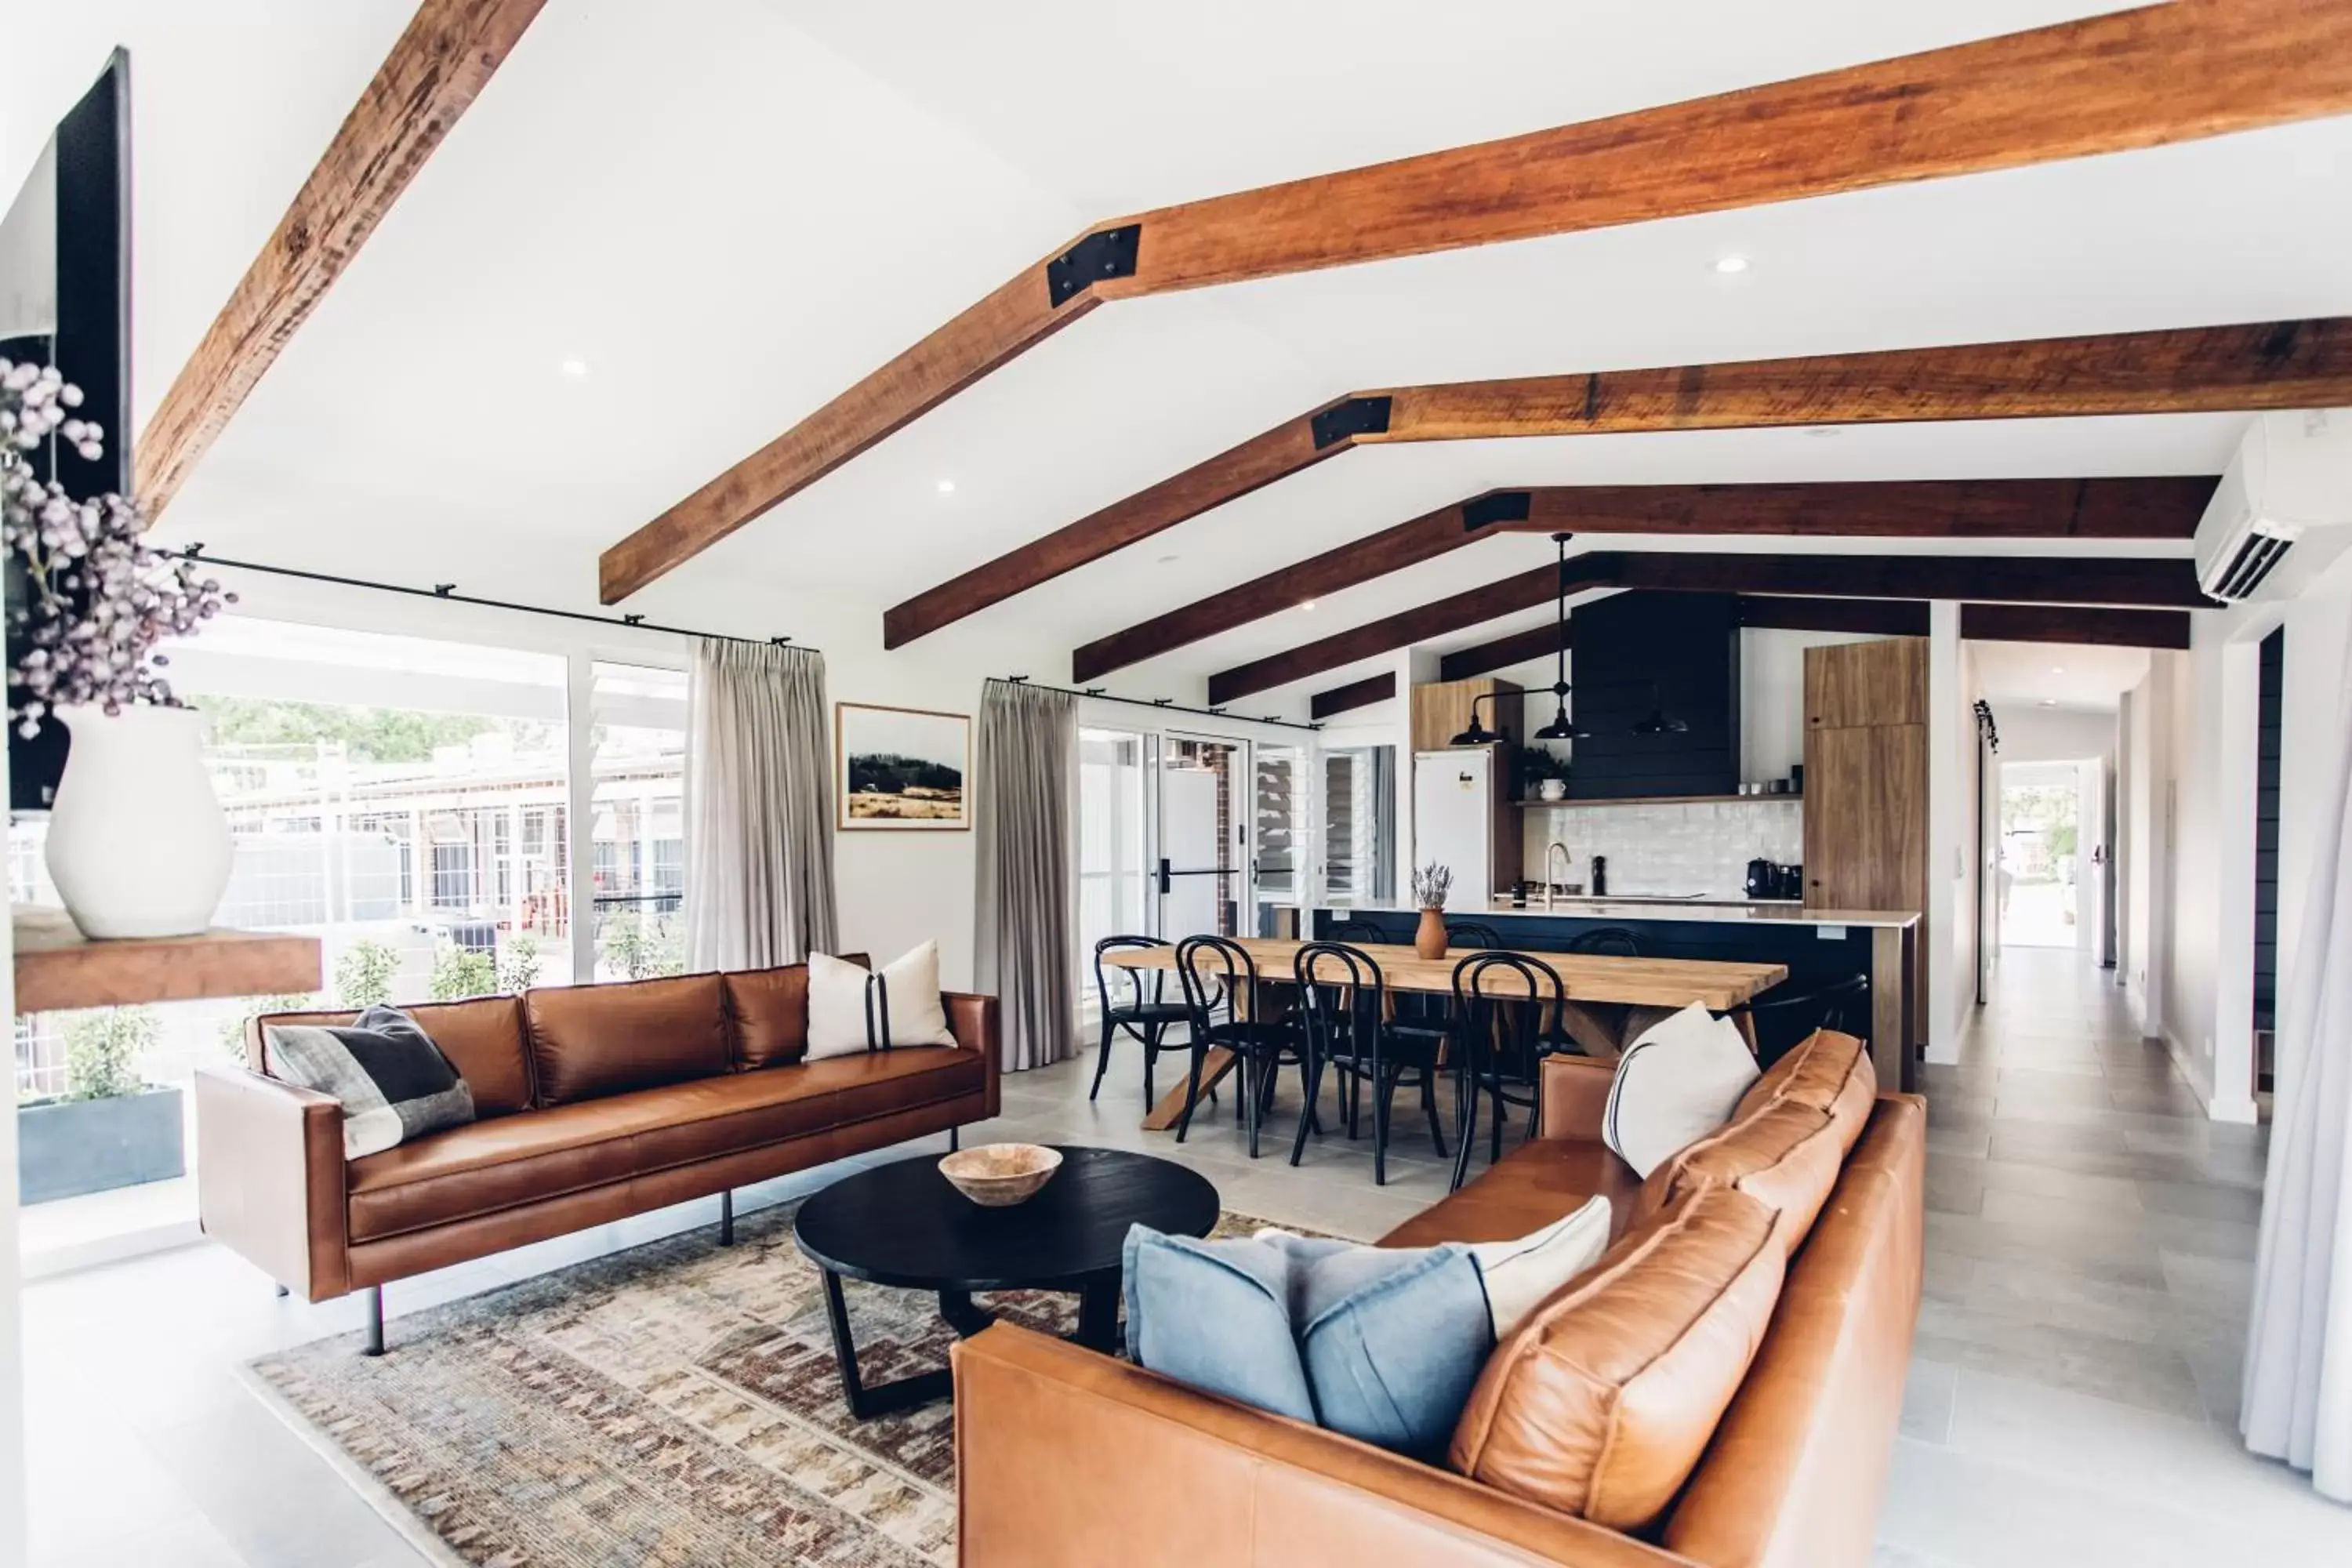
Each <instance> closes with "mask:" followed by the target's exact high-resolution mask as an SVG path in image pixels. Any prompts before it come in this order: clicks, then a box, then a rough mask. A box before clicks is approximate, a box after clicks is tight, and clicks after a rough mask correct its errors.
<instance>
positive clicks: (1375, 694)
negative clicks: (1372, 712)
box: [1307, 670, 1396, 719]
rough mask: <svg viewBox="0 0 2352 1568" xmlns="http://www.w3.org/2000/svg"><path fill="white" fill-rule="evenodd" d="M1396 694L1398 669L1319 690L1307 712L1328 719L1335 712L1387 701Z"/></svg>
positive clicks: (1367, 706)
mask: <svg viewBox="0 0 2352 1568" xmlns="http://www.w3.org/2000/svg"><path fill="white" fill-rule="evenodd" d="M1395 695H1396V671H1394V670H1391V671H1389V672H1388V673H1387V674H1385V675H1368V676H1366V677H1364V679H1361V680H1351V681H1349V682H1348V684H1347V685H1345V686H1335V687H1333V688H1332V689H1330V690H1328V691H1318V692H1317V693H1316V694H1315V695H1314V697H1313V698H1311V699H1310V700H1308V702H1307V713H1308V716H1309V717H1311V718H1316V719H1328V718H1329V717H1331V715H1333V714H1334V713H1348V712H1352V711H1354V710H1356V709H1359V708H1370V706H1371V705H1372V704H1373V703H1375V702H1386V701H1387V700H1389V699H1390V698H1391V697H1394V696H1395Z"/></svg>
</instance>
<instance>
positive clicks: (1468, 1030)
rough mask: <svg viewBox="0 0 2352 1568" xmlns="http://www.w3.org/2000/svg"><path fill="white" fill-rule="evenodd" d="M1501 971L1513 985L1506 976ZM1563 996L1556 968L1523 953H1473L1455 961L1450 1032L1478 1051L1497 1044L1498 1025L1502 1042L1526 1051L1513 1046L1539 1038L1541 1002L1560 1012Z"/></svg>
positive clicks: (1523, 1053) (1556, 1015)
mask: <svg viewBox="0 0 2352 1568" xmlns="http://www.w3.org/2000/svg"><path fill="white" fill-rule="evenodd" d="M1505 971H1507V972H1508V973H1510V974H1512V975H1515V976H1517V984H1513V983H1512V982H1511V981H1510V980H1507V979H1505V978H1504V975H1503V973H1502V972H1505ZM1567 1000H1568V988H1567V987H1566V986H1564V985H1562V984H1560V981H1559V970H1557V969H1554V968H1553V967H1552V966H1551V965H1550V964H1549V963H1544V962H1543V961H1542V960H1541V959H1537V958H1530V957H1528V955H1527V954H1526V953H1523V952H1474V953H1472V954H1471V955H1470V956H1469V957H1467V958H1465V959H1464V960H1463V961H1462V962H1461V963H1457V964H1455V965H1454V1033H1455V1035H1456V1037H1458V1038H1460V1039H1463V1040H1466V1041H1470V1042H1472V1043H1473V1044H1474V1047H1475V1048H1476V1049H1478V1050H1481V1051H1483V1050H1485V1049H1486V1048H1487V1047H1489V1046H1491V1045H1494V1044H1495V1043H1496V1039H1497V1034H1498V1024H1499V1035H1500V1039H1501V1043H1502V1044H1503V1045H1504V1046H1506V1047H1511V1048H1513V1049H1514V1051H1515V1054H1520V1055H1525V1054H1527V1053H1525V1052H1524V1051H1519V1050H1518V1049H1517V1048H1518V1047H1525V1046H1527V1045H1528V1043H1529V1042H1530V1041H1533V1040H1537V1039H1538V1038H1539V1037H1540V1027H1541V1024H1540V1019H1541V1015H1542V1006H1543V1005H1547V1004H1548V1005H1550V1006H1551V1007H1552V1009H1553V1012H1552V1016H1554V1017H1558V1016H1559V1004H1561V1003H1563V1002H1565V1001H1567ZM1515 1003H1516V1004H1518V1005H1510V1004H1515ZM1530 1003H1532V1004H1536V1005H1532V1006H1530V1005H1528V1004H1530ZM1497 1004H1503V1005H1500V1006H1498V1005H1497ZM1522 1023H1524V1024H1525V1025H1526V1027H1525V1028H1522V1027H1521V1024H1522ZM1529 1070H1530V1071H1532V1068H1530V1069H1529Z"/></svg>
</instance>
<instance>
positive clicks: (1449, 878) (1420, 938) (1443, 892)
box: [1412, 860, 1454, 958]
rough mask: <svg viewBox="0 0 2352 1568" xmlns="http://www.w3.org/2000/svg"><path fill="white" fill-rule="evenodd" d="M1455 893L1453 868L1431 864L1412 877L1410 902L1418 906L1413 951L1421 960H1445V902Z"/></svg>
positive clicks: (1435, 863)
mask: <svg viewBox="0 0 2352 1568" xmlns="http://www.w3.org/2000/svg"><path fill="white" fill-rule="evenodd" d="M1453 891H1454V868H1453V867H1451V866H1441V865H1439V864H1438V863H1437V862H1436V861H1434V860H1432V861H1431V862H1430V863H1429V864H1428V865H1426V866H1423V868H1421V869H1420V870H1418V871H1415V872H1414V873H1413V874H1412V901H1413V902H1414V903H1416V904H1418V905H1420V906H1421V922H1420V924H1418V925H1416V926H1415V927H1414V928H1413V932H1412V950H1413V952H1417V953H1419V954H1420V955H1421V956H1422V957H1423V958H1444V956H1445V943H1446V941H1447V938H1446V934H1445V900H1446V898H1447V896H1448V895H1450V894H1451V893H1452V892H1453Z"/></svg>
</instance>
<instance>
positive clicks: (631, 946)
mask: <svg viewBox="0 0 2352 1568" xmlns="http://www.w3.org/2000/svg"><path fill="white" fill-rule="evenodd" d="M604 961H605V962H606V963H610V964H611V965H612V966H613V967H614V968H615V969H617V970H619V971H620V972H621V973H622V974H623V975H625V976H626V977H627V978H629V979H631V980H652V979H655V978H656V977H657V976H660V975H666V974H683V973H686V934H685V932H684V931H680V930H679V929H678V928H677V922H676V921H672V920H670V919H669V918H667V917H666V916H662V915H644V914H639V913H636V912H635V911H634V910H633V911H631V912H629V913H627V914H619V915H613V916H609V917H607V919H606V920H605V921H604Z"/></svg>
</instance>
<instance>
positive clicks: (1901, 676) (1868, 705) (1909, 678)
mask: <svg viewBox="0 0 2352 1568" xmlns="http://www.w3.org/2000/svg"><path fill="white" fill-rule="evenodd" d="M1926 722H1927V638H1925V637H1881V638H1879V639H1877V640H1876V641H1874V642H1850V643H1834V644H1832V645H1831V646H1829V647H1810V648H1807V649H1806V650H1805V728H1806V730H1807V731H1813V730H1840V729H1849V728H1852V727H1853V726H1855V725H1859V724H1925V723H1926ZM1805 773H1806V775H1807V777H1808V778H1810V777H1811V773H1812V769H1811V768H1810V767H1808V768H1807V769H1806V770H1805Z"/></svg>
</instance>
